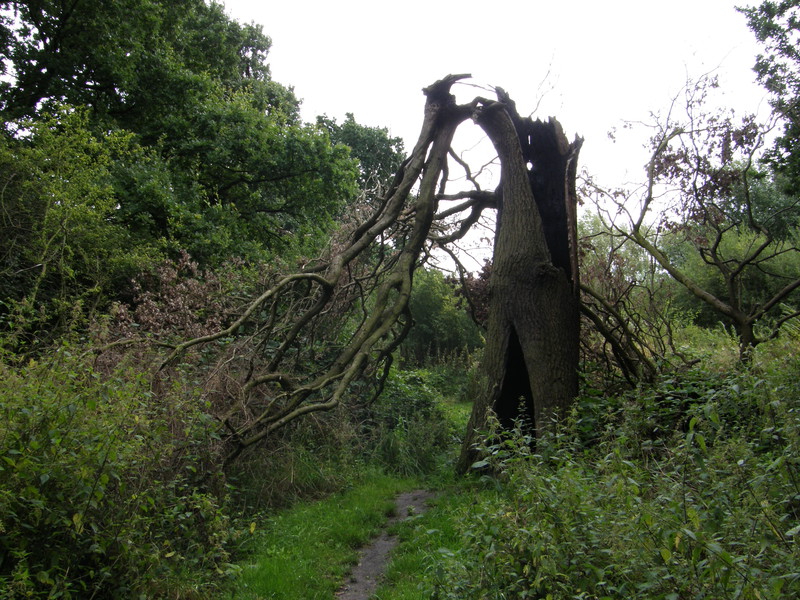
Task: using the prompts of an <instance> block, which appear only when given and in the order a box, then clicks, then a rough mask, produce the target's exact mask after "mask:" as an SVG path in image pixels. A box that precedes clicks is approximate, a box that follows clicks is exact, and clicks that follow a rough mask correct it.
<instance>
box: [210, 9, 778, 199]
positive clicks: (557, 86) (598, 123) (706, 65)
mask: <svg viewBox="0 0 800 600" xmlns="http://www.w3.org/2000/svg"><path fill="white" fill-rule="evenodd" d="M756 3H760V0H750V1H749V2H748V0H738V1H737V0H671V1H670V2H663V1H654V0H605V1H602V0H573V1H569V0H548V1H547V2H545V1H543V0H527V1H525V0H517V1H511V0H494V1H492V0H481V1H476V0H458V1H455V0H403V1H401V2H382V1H380V0H372V1H369V0H338V1H331V2H326V1H323V0H291V1H288V2H287V1H286V0H282V1H280V2H270V1H265V0H261V1H259V0H224V4H225V6H226V8H227V11H228V13H229V15H230V16H231V17H233V18H234V19H236V20H238V21H242V22H251V21H254V22H256V23H258V24H260V25H262V26H263V29H264V32H265V33H266V34H267V35H268V36H270V37H271V38H272V42H273V45H272V50H271V52H270V56H269V63H270V67H271V70H272V75H273V78H274V79H275V80H276V81H279V82H280V83H283V84H284V85H289V86H293V87H294V88H295V92H296V94H297V95H298V97H299V98H301V99H302V100H303V110H302V113H303V117H304V119H305V120H308V121H313V120H314V118H315V117H316V115H318V114H323V113H325V114H327V115H328V116H331V117H335V118H337V119H338V120H341V119H343V118H344V115H345V113H347V112H352V113H354V115H355V117H356V120H357V121H358V122H359V123H362V124H365V125H372V126H382V127H388V128H389V130H390V132H391V134H392V135H396V136H400V137H402V138H403V139H404V140H405V142H406V148H407V149H410V148H411V147H413V144H414V142H415V141H416V138H417V135H418V133H419V127H420V125H421V121H422V109H423V105H424V97H423V95H422V93H421V89H422V88H423V87H425V86H427V85H429V84H431V83H433V82H434V81H436V80H438V79H440V78H442V77H443V76H445V75H447V74H449V73H471V74H472V75H473V80H472V81H473V82H474V83H475V84H477V85H481V86H487V85H499V86H501V87H503V88H505V89H506V90H507V91H508V92H509V93H510V95H511V97H512V98H513V99H514V100H515V101H516V103H517V108H518V109H519V111H520V113H521V114H527V113H529V112H531V111H533V109H534V108H535V107H536V103H537V101H538V100H539V99H540V98H541V104H540V107H539V110H538V111H537V112H536V113H535V115H534V116H538V117H541V118H547V117H549V116H555V117H556V118H558V119H559V121H561V123H562V125H563V126H564V129H565V131H566V132H567V135H568V136H569V137H570V138H572V137H573V136H574V135H575V134H579V135H581V136H583V137H584V138H585V139H586V142H585V144H584V147H583V150H582V152H581V164H582V166H584V167H586V168H588V170H589V171H590V172H591V173H592V174H594V175H596V176H598V178H599V179H600V180H601V181H604V182H605V183H607V184H617V183H622V179H623V178H625V177H627V178H633V179H635V178H636V177H638V176H639V174H640V173H641V165H642V164H643V162H644V160H645V155H644V154H641V155H638V154H636V149H637V148H639V147H640V146H641V144H642V143H643V140H642V139H640V138H637V139H632V140H627V141H623V142H618V143H617V144H616V145H614V144H612V143H611V142H610V140H609V139H608V137H607V132H608V131H609V130H610V129H611V128H612V127H615V126H619V125H620V124H621V123H622V121H624V120H629V121H636V120H644V119H646V118H647V116H648V114H649V113H650V112H651V111H658V110H660V109H662V108H664V107H666V106H667V105H668V103H669V101H670V99H671V98H672V97H673V96H674V95H675V94H676V93H677V92H678V91H679V89H680V87H681V86H682V85H683V84H684V83H685V82H686V80H687V77H692V78H696V77H698V76H699V75H701V74H703V73H706V72H708V71H712V70H714V71H715V72H716V73H717V75H718V76H719V78H720V82H721V84H722V92H723V93H724V94H725V98H724V99H723V101H724V102H725V104H726V105H727V106H730V107H732V108H736V109H737V111H739V112H741V113H744V112H753V111H755V110H757V109H758V107H759V105H760V104H761V105H764V104H766V103H765V95H764V92H763V90H762V89H761V88H759V87H758V86H756V85H755V83H754V76H753V72H752V65H753V63H754V60H755V56H756V54H757V53H758V51H759V47H758V45H757V43H756V42H755V39H754V36H753V35H752V33H751V32H750V30H749V29H748V28H747V26H746V23H745V18H744V16H743V15H741V14H739V13H738V12H736V11H735V8H734V7H735V6H736V5H742V4H751V5H752V4H756ZM453 91H454V92H455V93H456V95H457V97H458V98H459V101H468V100H470V99H471V98H472V97H474V96H475V95H487V96H488V95H491V94H490V92H488V91H484V90H479V89H475V88H471V87H466V86H456V87H455V88H454V90H453ZM626 171H627V172H628V173H627V174H626Z"/></svg>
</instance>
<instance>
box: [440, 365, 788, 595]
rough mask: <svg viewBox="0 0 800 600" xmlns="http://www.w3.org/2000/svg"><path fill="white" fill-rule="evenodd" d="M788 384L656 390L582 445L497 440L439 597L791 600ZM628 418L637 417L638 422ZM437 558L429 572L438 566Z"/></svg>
mask: <svg viewBox="0 0 800 600" xmlns="http://www.w3.org/2000/svg"><path fill="white" fill-rule="evenodd" d="M791 363H792V365H791V369H790V370H783V369H781V370H779V371H776V372H770V373H765V372H760V373H759V372H743V373H737V374H732V375H727V376H713V375H711V374H709V373H705V372H703V371H697V372H694V373H690V374H688V375H687V376H685V377H680V378H673V379H671V380H665V381H662V382H661V383H660V384H659V385H658V386H656V387H655V388H652V389H642V390H639V391H638V394H637V395H635V396H634V395H631V396H630V397H628V398H627V399H622V400H621V401H620V403H619V404H618V409H617V410H614V411H611V412H610V413H609V414H608V415H606V416H605V417H602V418H600V417H598V419H597V423H605V428H604V431H603V433H602V435H601V438H600V439H599V440H596V443H595V445H594V446H593V447H589V446H586V445H585V439H584V437H583V436H582V433H581V431H580V419H579V418H577V414H578V413H577V411H576V413H575V414H574V415H573V416H572V418H571V419H570V420H569V422H568V423H564V424H562V425H561V426H560V427H559V428H558V429H557V430H556V431H555V432H553V433H551V434H550V435H549V436H547V437H545V438H543V439H539V440H537V441H536V443H535V450H534V449H532V448H534V444H533V440H531V439H529V438H526V437H524V436H523V435H522V434H521V433H520V432H517V433H516V435H511V436H509V435H507V434H504V435H503V436H497V435H495V436H493V437H490V438H489V443H488V444H487V446H486V447H485V448H484V455H485V460H484V461H482V462H481V463H478V464H476V467H485V466H490V467H491V468H492V469H493V470H494V472H495V473H496V474H497V475H496V479H495V481H496V484H497V485H498V486H499V488H500V490H501V493H500V494H497V495H482V496H480V497H479V499H478V500H477V502H476V504H475V505H474V506H471V507H470V508H469V511H468V514H465V515H464V518H463V519H462V520H461V521H460V522H461V523H462V540H463V547H462V548H461V550H459V551H457V552H454V553H451V554H450V555H449V557H448V556H445V557H444V562H445V567H444V570H443V574H442V576H441V577H440V578H439V579H438V584H437V586H436V587H437V589H436V590H435V594H437V595H436V596H435V597H437V598H453V599H455V598H458V599H460V600H463V599H471V598H476V599H477V598H481V599H487V598H554V599H555V598H663V599H669V600H672V599H679V598H731V599H732V598H787V597H796V596H797V595H798V594H800V552H798V549H797V541H796V537H797V536H798V535H800V473H798V464H800V384H798V382H797V381H796V377H790V376H789V373H795V374H796V373H797V367H798V366H800V365H798V361H797V359H796V358H795V359H794V360H792V361H791ZM637 403H639V404H641V408H639V409H636V408H635V407H636V405H637ZM440 558H441V557H440Z"/></svg>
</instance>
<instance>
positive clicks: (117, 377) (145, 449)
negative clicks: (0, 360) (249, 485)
mask: <svg viewBox="0 0 800 600" xmlns="http://www.w3.org/2000/svg"><path fill="white" fill-rule="evenodd" d="M74 351H75V349H74V348H70V347H67V346H65V347H62V348H61V349H60V350H59V351H58V352H57V353H55V355H54V356H53V357H52V358H50V359H48V360H43V361H42V362H41V363H37V362H34V361H31V362H30V363H29V364H27V365H25V366H21V367H18V368H16V369H14V370H12V369H10V368H9V367H7V366H5V365H3V366H0V369H2V379H3V381H4V385H3V386H2V389H0V416H1V417H2V419H1V420H0V480H2V482H3V485H2V488H0V515H1V516H2V522H0V557H1V558H0V598H8V599H11V598H21V597H26V598H56V597H59V598H85V597H95V598H111V597H115V598H119V597H133V596H134V595H135V593H143V594H146V595H151V596H159V595H160V594H167V593H168V592H169V590H170V589H171V590H173V593H175V591H176V590H179V589H181V588H182V586H183V585H185V582H182V577H183V575H182V573H183V572H185V571H192V572H194V581H193V582H191V583H190V584H189V585H190V586H191V587H193V589H198V590H199V589H201V588H203V587H209V586H212V585H213V584H214V579H216V578H218V577H219V575H218V574H221V573H223V572H225V571H229V570H230V569H231V567H230V566H229V565H228V562H229V558H228V556H229V547H230V542H231V539H232V534H233V532H232V528H231V524H230V522H229V517H228V516H227V514H226V513H225V511H224V510H223V504H222V498H223V496H224V488H221V487H220V488H219V490H218V491H217V492H215V493H212V490H211V489H210V488H209V487H208V486H209V485H210V486H216V487H219V485H218V484H220V483H221V481H219V480H218V473H217V472H216V471H215V470H214V469H213V464H214V460H215V457H214V448H215V445H216V442H215V440H214V437H213V431H214V424H213V422H212V421H211V420H210V418H209V416H208V415H207V414H206V413H205V407H204V405H203V403H202V402H201V401H200V400H199V399H198V398H197V397H196V396H194V395H192V394H187V393H185V392H184V391H182V390H180V389H175V390H173V391H172V392H171V393H170V394H169V395H168V396H167V397H164V396H162V397H156V396H155V395H154V394H153V393H152V392H151V391H150V388H149V385H148V382H147V380H146V378H144V377H142V376H138V375H135V374H133V373H131V372H130V371H127V370H124V369H117V370H115V371H114V372H112V373H109V374H103V373H101V372H99V371H97V370H96V369H94V368H93V367H92V366H91V365H90V364H87V361H86V360H85V359H83V358H80V357H79V356H77V355H75V354H73V352H74ZM201 477H202V479H203V480H204V481H205V482H206V485H205V486H200V485H199V482H200V480H201Z"/></svg>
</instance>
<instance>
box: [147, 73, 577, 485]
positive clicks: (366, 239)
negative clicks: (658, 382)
mask: <svg viewBox="0 0 800 600" xmlns="http://www.w3.org/2000/svg"><path fill="white" fill-rule="evenodd" d="M466 77H468V76H467V75H450V76H447V77H445V78H444V79H442V80H440V81H437V82H436V83H434V84H433V85H431V86H429V87H427V88H425V90H424V93H425V96H426V103H425V113H424V119H423V124H422V129H421V133H420V136H419V140H418V141H417V143H416V145H415V146H414V149H413V150H412V151H411V153H410V155H409V156H408V158H407V159H406V160H405V161H404V162H403V164H402V165H401V166H400V168H399V170H398V172H397V174H396V176H395V178H394V181H393V183H392V185H391V186H390V188H389V190H388V191H387V192H386V194H385V195H384V196H383V197H382V198H381V200H380V202H379V203H378V207H377V208H376V209H375V210H373V211H372V212H371V213H370V214H369V215H368V216H367V217H366V218H365V219H364V220H363V222H358V223H353V225H352V227H351V228H350V229H349V230H348V229H345V230H344V231H343V234H342V235H341V236H340V237H339V238H337V239H336V240H334V241H333V242H332V243H331V247H330V248H329V250H328V252H327V254H326V256H325V257H322V258H320V259H317V260H314V261H311V262H309V263H308V264H306V265H304V266H303V267H302V268H301V269H300V270H299V271H298V272H296V273H292V274H288V275H284V276H281V277H277V278H276V279H275V281H274V283H273V285H272V286H271V287H270V288H269V289H267V290H266V291H265V292H264V293H262V294H261V295H260V296H259V297H257V298H256V299H255V300H253V301H252V302H251V303H250V304H249V305H248V306H247V307H246V308H245V309H244V310H243V311H242V312H241V314H239V316H238V317H237V318H235V319H233V320H232V321H231V322H230V324H229V325H228V326H227V327H226V328H224V329H222V330H219V331H217V332H215V333H213V334H209V335H204V336H200V337H196V338H194V339H191V340H187V341H184V342H182V343H179V344H177V345H176V346H175V347H174V349H173V350H172V351H171V353H170V354H169V356H168V357H167V358H166V359H165V360H164V362H163V363H162V365H161V369H160V373H161V375H162V376H166V375H168V373H169V371H170V369H172V368H173V367H174V365H175V364H176V363H177V362H178V361H179V360H181V357H183V356H184V355H186V354H187V353H188V352H190V351H192V350H193V349H196V348H197V347H201V346H208V345H209V344H212V343H213V344H218V345H220V346H221V347H222V348H223V353H224V354H225V359H224V360H223V361H222V362H223V363H224V364H225V368H224V369H221V368H220V369H216V370H215V373H216V377H217V380H216V383H215V385H216V386H217V389H219V390H223V394H222V395H223V396H224V397H225V398H226V401H225V402H224V403H223V404H224V410H221V411H220V414H219V415H218V416H219V418H220V420H221V422H222V423H223V425H224V428H225V432H226V433H225V436H226V438H227V440H228V441H229V443H230V445H231V446H230V447H231V452H230V454H229V456H228V460H230V459H232V458H235V457H236V456H238V455H239V454H240V453H241V452H242V451H243V450H245V449H246V448H248V447H250V446H253V445H254V444H257V443H259V442H261V441H262V440H264V439H265V438H267V437H268V436H269V435H270V434H271V433H272V432H274V431H276V430H278V429H279V428H281V427H283V426H285V425H287V424H288V423H291V422H292V421H293V420H295V419H297V418H299V417H301V416H303V415H308V414H310V413H314V412H318V411H326V410H331V409H333V408H334V407H336V406H338V405H339V404H340V403H341V402H342V400H343V398H344V397H345V396H346V395H347V394H348V393H349V391H350V390H352V388H353V386H355V385H356V384H358V383H359V382H364V381H367V382H369V383H371V384H372V385H373V386H374V393H375V394H378V393H380V390H381V387H382V383H383V381H384V380H385V377H386V375H387V374H388V369H389V366H390V365H391V360H392V353H393V352H394V350H395V349H396V348H397V346H398V345H399V343H400V342H401V341H402V339H403V338H404V336H405V335H406V333H407V332H408V330H409V328H410V327H411V326H412V318H411V315H410V314H409V310H408V301H409V296H410V293H411V287H412V282H413V277H414V271H415V269H416V268H417V267H418V266H419V265H420V264H421V263H422V262H423V261H424V260H425V258H426V257H427V256H428V254H429V253H430V252H431V250H432V249H433V248H435V247H443V248H446V247H447V245H448V244H451V243H453V242H455V241H457V240H458V239H460V238H462V237H463V236H464V235H465V234H466V233H467V231H469V229H470V227H471V226H472V225H473V224H474V223H476V222H477V221H478V219H479V218H480V216H481V214H482V213H483V212H484V211H486V210H487V209H495V210H496V211H497V227H496V230H497V233H496V239H495V248H494V259H493V260H494V269H493V274H492V280H491V284H490V289H491V300H490V308H489V334H488V345H487V348H486V354H485V361H484V372H485V373H486V375H487V381H488V384H487V388H486V390H485V392H484V393H483V395H482V396H481V397H480V398H478V399H476V402H475V405H474V407H475V408H474V410H473V414H472V418H471V419H470V425H469V430H468V431H467V434H466V436H465V443H464V449H463V452H462V457H461V460H460V462H459V469H460V470H461V471H464V470H465V469H466V468H467V467H468V466H469V464H471V462H470V461H471V457H472V456H473V453H474V451H473V445H474V442H475V441H476V434H477V432H479V431H480V430H481V429H482V428H483V427H484V426H485V423H486V415H487V414H488V411H489V410H490V409H491V410H494V411H495V413H497V414H498V416H499V417H500V420H501V422H502V423H503V424H504V425H510V424H511V423H512V422H514V421H516V420H517V419H519V418H522V419H523V420H525V421H526V422H528V423H529V424H530V425H531V427H532V428H533V430H534V431H537V432H538V431H541V430H543V428H544V427H546V425H547V423H548V422H549V420H550V419H551V418H553V417H554V416H555V415H556V414H557V413H558V412H559V411H562V410H563V409H564V408H565V407H567V406H568V405H569V404H570V403H571V401H572V400H573V399H574V397H575V395H576V394H577V389H578V353H579V337H578V336H579V303H578V290H579V281H578V271H577V258H576V257H577V253H576V243H575V238H576V215H575V206H576V194H575V174H576V162H577V156H578V152H579V150H580V146H581V143H582V140H581V139H576V140H575V141H574V142H572V143H569V142H568V141H567V139H566V136H565V135H564V133H563V131H562V129H561V126H560V125H559V123H558V122H557V121H555V120H554V119H550V120H549V121H548V122H541V121H533V120H531V119H530V118H525V119H523V118H521V117H520V116H519V114H518V113H517V111H516V107H515V105H514V103H513V102H512V101H511V99H510V98H509V96H508V94H506V93H505V92H504V91H503V90H502V89H499V88H498V89H497V99H486V98H482V97H477V98H474V99H473V100H471V101H470V102H468V103H465V104H458V103H457V102H456V99H455V97H454V96H453V95H452V94H451V88H452V86H453V85H454V84H456V83H457V82H459V81H460V80H462V79H464V78H466ZM468 119H472V120H474V122H475V123H477V124H478V125H479V126H480V127H481V128H482V129H483V130H484V132H485V133H486V134H487V136H488V137H489V138H490V140H491V141H492V143H493V145H494V147H495V149H496V151H497V153H498V155H499V159H500V164H501V184H500V186H499V187H498V188H497V189H496V190H484V189H481V187H480V184H479V183H478V182H477V180H476V179H475V178H474V177H472V175H471V173H470V170H469V167H468V166H467V165H466V163H464V162H463V161H462V160H460V159H459V158H458V157H457V155H456V153H455V152H454V151H453V150H452V148H451V144H452V140H453V136H454V134H455V132H456V130H457V128H458V127H459V125H461V124H462V123H463V122H464V121H466V120H468ZM448 157H452V158H454V162H456V163H457V164H459V165H461V166H462V167H463V168H464V169H465V173H466V177H465V178H466V180H467V181H470V182H471V184H472V189H469V190H462V191H459V192H457V193H452V194H450V193H448V190H447V185H448V182H449V181H450V177H449V173H450V167H449V161H448ZM453 201H455V202H456V204H455V205H452V202H453ZM444 203H448V206H446V207H445V206H443V205H444ZM440 205H442V206H440ZM334 330H335V331H334ZM220 373H223V375H220ZM223 380H224V381H223ZM221 382H222V383H221Z"/></svg>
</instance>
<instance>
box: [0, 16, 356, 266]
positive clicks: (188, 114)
mask: <svg viewBox="0 0 800 600" xmlns="http://www.w3.org/2000/svg"><path fill="white" fill-rule="evenodd" d="M0 11H2V14H3V15H4V19H3V20H2V21H0V44H2V45H0V50H2V56H3V58H4V59H6V60H4V62H3V66H4V67H6V66H8V67H9V68H10V69H11V70H12V71H13V73H14V75H15V77H13V78H9V79H8V80H6V81H4V82H3V83H2V87H3V90H4V91H5V92H6V93H5V94H3V100H2V101H0V115H2V116H3V118H4V126H5V127H4V129H5V131H6V133H7V134H8V135H9V136H10V137H12V138H13V139H21V138H24V137H25V133H26V131H27V130H28V129H30V128H31V127H33V124H35V123H37V122H39V121H45V120H47V119H48V118H49V117H47V115H48V114H50V113H53V112H56V111H58V110H59V107H60V106H61V105H62V104H63V103H68V104H69V105H71V106H76V107H80V108H81V110H82V113H83V114H84V115H85V116H86V118H87V122H86V123H85V124H84V126H85V127H87V128H88V129H89V130H90V131H94V132H97V139H98V140H100V141H104V138H106V137H107V136H109V133H108V132H111V134H110V135H111V136H112V137H113V136H118V137H119V136H121V137H123V138H127V139H130V138H131V137H132V136H131V135H130V134H133V135H134V136H135V137H134V138H133V139H135V140H136V143H137V144H138V145H139V146H141V147H140V148H138V150H137V151H135V152H133V151H129V152H127V153H125V154H124V155H123V156H119V157H117V158H116V160H115V164H114V165H113V166H112V167H111V171H112V173H111V174H112V175H113V177H111V179H110V183H111V184H112V185H113V190H114V198H115V201H114V202H113V203H112V206H115V207H116V209H117V211H116V214H115V215H114V222H115V223H116V224H117V225H121V226H122V227H124V228H126V229H127V230H128V232H129V235H130V236H131V237H132V238H133V242H134V245H139V244H149V245H153V244H155V245H158V246H159V247H166V248H167V249H169V250H171V251H173V252H175V251H178V250H186V251H188V252H189V253H190V254H191V255H192V256H193V257H194V258H195V259H196V260H198V261H200V262H201V263H202V264H203V265H218V264H220V263H222V262H223V261H225V260H227V259H229V258H231V257H233V256H237V257H241V258H245V259H248V260H264V259H265V258H268V257H271V256H273V255H274V253H277V252H280V253H283V254H284V255H286V254H289V253H294V254H302V253H312V252H315V251H317V250H318V249H319V246H320V244H321V241H322V240H321V236H322V234H324V233H327V232H328V230H329V229H330V228H331V224H332V219H333V217H334V216H335V215H336V214H337V213H338V212H339V211H341V209H342V208H343V206H344V205H345V203H346V202H348V201H351V200H353V199H354V198H355V196H356V193H357V187H356V178H357V164H356V163H355V161H354V160H352V159H351V158H350V156H349V154H348V151H347V149H346V148H345V147H344V146H337V145H335V144H332V143H331V142H330V139H329V136H328V135H327V134H326V132H325V131H324V130H323V129H322V128H320V127H317V126H311V125H304V124H302V123H301V122H300V119H299V110H298V107H299V102H298V101H297V99H296V98H295V97H294V94H293V93H292V92H291V91H290V90H289V89H287V88H285V87H284V86H281V85H280V84H278V83H276V82H274V81H271V80H270V79H269V68H268V66H267V64H266V56H267V52H268V50H269V47H270V40H269V38H267V37H266V36H265V35H264V34H263V33H262V32H261V29H260V28H259V27H257V26H255V25H241V24H239V23H237V22H235V21H233V20H231V19H229V18H228V17H227V15H226V14H225V12H224V8H223V7H222V5H221V4H217V3H213V2H212V3H210V4H207V3H206V2H204V1H203V0H180V1H179V2H171V1H170V2H165V1H162V0H156V1H149V0H148V1H144V0H114V1H113V2H111V1H110V2H104V3H102V6H94V5H91V4H84V3H78V4H76V5H74V6H73V5H65V4H63V3H60V2H51V1H45V2H36V3H27V4H19V3H11V2H0ZM12 13H13V18H12ZM83 109H85V110H83ZM20 119H23V120H20ZM99 132H102V134H101V133H99ZM115 132H120V133H115ZM109 141H110V140H109ZM102 182H103V185H108V184H109V178H108V177H105V178H103V180H102Z"/></svg>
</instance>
